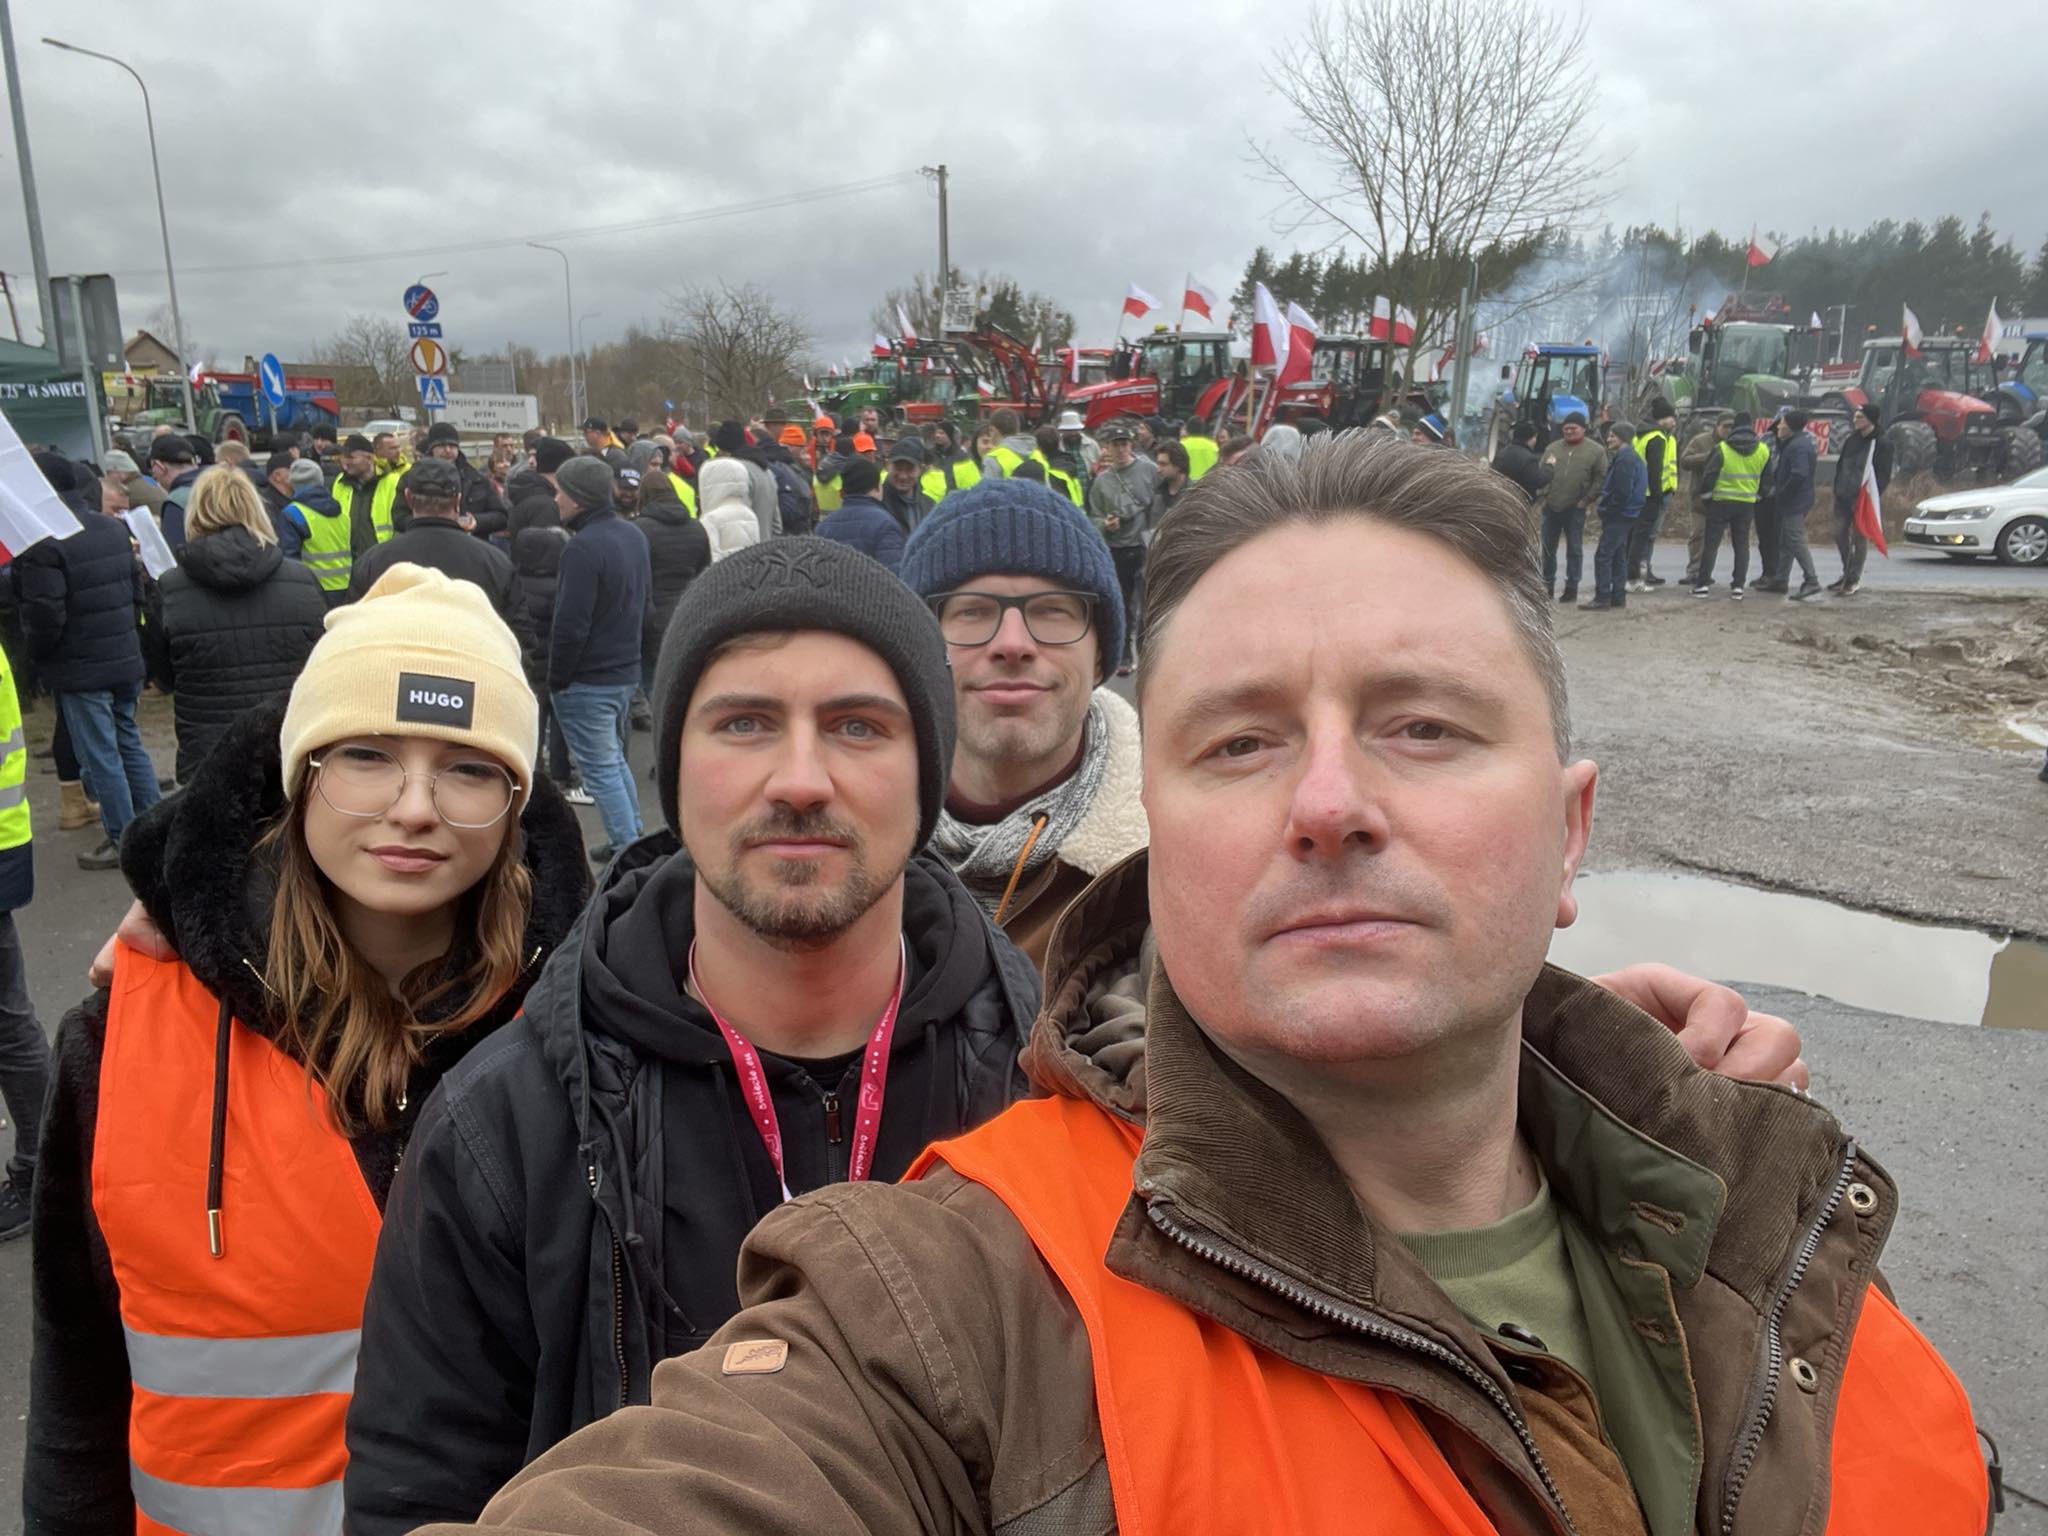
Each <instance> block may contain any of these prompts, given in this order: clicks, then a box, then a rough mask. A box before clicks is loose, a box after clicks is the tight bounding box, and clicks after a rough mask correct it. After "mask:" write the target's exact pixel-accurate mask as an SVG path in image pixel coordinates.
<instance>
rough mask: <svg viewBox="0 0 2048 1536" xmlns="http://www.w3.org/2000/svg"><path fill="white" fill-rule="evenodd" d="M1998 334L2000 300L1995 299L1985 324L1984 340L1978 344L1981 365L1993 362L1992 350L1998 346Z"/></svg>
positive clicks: (1977, 358)
mask: <svg viewBox="0 0 2048 1536" xmlns="http://www.w3.org/2000/svg"><path fill="white" fill-rule="evenodd" d="M1998 332H1999V321H1998V300H1996V299H1993V300H1992V301H1991V314H1990V316H1989V317H1988V318H1987V319H1986V320H1985V322H1984V336H1983V339H1982V340H1980V341H1979V342H1978V343H1977V357H1976V361H1978V362H1980V363H1988V362H1990V361H1991V353H1992V349H1993V348H1995V347H1996V346H1997V345H1998Z"/></svg>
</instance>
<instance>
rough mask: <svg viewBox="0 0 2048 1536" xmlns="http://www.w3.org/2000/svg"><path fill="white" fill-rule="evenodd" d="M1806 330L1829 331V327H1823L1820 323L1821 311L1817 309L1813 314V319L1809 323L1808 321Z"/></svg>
mask: <svg viewBox="0 0 2048 1536" xmlns="http://www.w3.org/2000/svg"><path fill="white" fill-rule="evenodd" d="M1806 328H1807V329H1808V330H1810V331H1824V330H1826V329H1827V327H1826V326H1824V325H1822V324H1821V323H1820V311H1819V310H1817V309H1816V310H1815V311H1814V312H1813V318H1812V319H1811V320H1809V321H1808V322H1807V323H1806Z"/></svg>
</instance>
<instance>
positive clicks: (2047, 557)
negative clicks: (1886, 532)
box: [1906, 468, 2048, 565]
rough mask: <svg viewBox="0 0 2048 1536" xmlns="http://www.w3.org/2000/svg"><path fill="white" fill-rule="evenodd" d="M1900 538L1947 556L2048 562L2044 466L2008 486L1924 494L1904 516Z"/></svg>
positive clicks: (2047, 478) (2047, 498) (2009, 562)
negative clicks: (1912, 512)
mask: <svg viewBox="0 0 2048 1536" xmlns="http://www.w3.org/2000/svg"><path fill="white" fill-rule="evenodd" d="M1906 542H1907V543H1908V544H1917V545H1919V546H1921V547H1922V548H1923V549H1938V550H1940V551H1941V552H1942V553H1943V554H1944V555H1947V556H1948V557H1949V558H1950V559H1951V560H1974V559H1976V558H1977V556H1979V555H1995V556H1997V557H1998V560H1999V562H2000V563H2001V564H2003V565H2048V468H2042V469H2036V470H2032V471H2030V472H2029V473H2027V474H2024V475H2021V476H2020V477H2019V479H2017V480H2015V481H2013V482H2012V484H2010V485H1986V486H1980V487H1978V488H1977V489H1975V490H1969V491H1951V492H1949V493H1948V494H1947V495H1945V496H1930V497H1928V498H1927V499H1926V500H1925V501H1923V502H1921V503H1920V507H1919V510H1918V511H1916V512H1915V513H1914V514H1913V515H1912V516H1911V517H1909V518H1907V519H1906Z"/></svg>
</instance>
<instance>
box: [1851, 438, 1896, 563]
mask: <svg viewBox="0 0 2048 1536" xmlns="http://www.w3.org/2000/svg"><path fill="white" fill-rule="evenodd" d="M1856 531H1857V532H1858V533H1860V534H1862V535H1863V537H1865V538H1866V539H1868V540H1870V542H1871V543H1873V544H1875V545H1876V546H1877V552H1878V553H1879V554H1880V555H1883V556H1884V557H1885V559H1887V560H1889V559H1891V557H1892V552H1891V551H1890V550H1889V549H1887V548H1886V547H1885V542H1884V497H1883V495H1882V494H1881V493H1880V492H1879V491H1878V488H1877V450H1876V445H1875V444H1874V443H1873V444H1872V445H1871V451H1870V452H1869V453H1866V454H1865V455H1864V456H1863V483H1862V484H1861V485H1859V486H1857V487H1856Z"/></svg>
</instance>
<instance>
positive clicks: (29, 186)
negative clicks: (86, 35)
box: [0, 0, 57, 351]
mask: <svg viewBox="0 0 2048 1536" xmlns="http://www.w3.org/2000/svg"><path fill="white" fill-rule="evenodd" d="M0 55H4V56H5V59H6V65H7V106H8V110H9V111H11V112H12V113H13V114H14V158H15V159H16V160H18V161H20V162H21V201H22V203H23V205H24V207H25V208H26V210H27V213H28V255H29V260H30V261H32V262H33V263H35V269H36V313H37V314H40V315H42V317H43V345H44V346H46V347H48V348H50V349H51V350H52V351H55V350H56V346H57V333H56V331H55V330H54V329H52V327H51V324H50V316H49V315H48V314H47V313H45V311H46V310H47V309H48V308H49V305H50V259H49V257H47V256H45V255H44V254H43V208H42V204H41V203H39V202H37V201H36V168H35V165H34V163H33V162H32V161H31V160H30V159H29V153H28V112H27V110H26V109H25V108H24V107H23V106H22V103H21V70H20V69H19V68H18V67H17V66H16V64H15V62H14V18H13V17H12V16H10V15H9V14H8V10H7V0H0Z"/></svg>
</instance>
